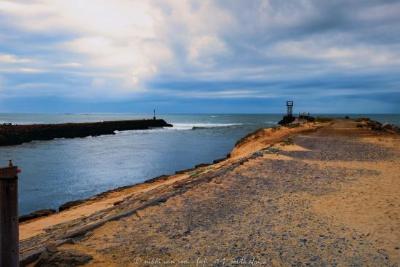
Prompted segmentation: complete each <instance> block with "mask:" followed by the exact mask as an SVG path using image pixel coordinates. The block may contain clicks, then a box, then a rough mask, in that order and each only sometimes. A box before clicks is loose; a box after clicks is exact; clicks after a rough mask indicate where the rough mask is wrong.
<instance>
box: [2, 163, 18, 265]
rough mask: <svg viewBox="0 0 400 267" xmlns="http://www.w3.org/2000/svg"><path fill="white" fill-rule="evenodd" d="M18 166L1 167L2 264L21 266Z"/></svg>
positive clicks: (10, 164)
mask: <svg viewBox="0 0 400 267" xmlns="http://www.w3.org/2000/svg"><path fill="white" fill-rule="evenodd" d="M18 172H19V170H18V168H17V166H13V164H12V162H11V160H10V162H9V165H8V167H6V168H0V266H1V267H6V266H7V267H14V266H19V233H18V232H19V230H18Z"/></svg>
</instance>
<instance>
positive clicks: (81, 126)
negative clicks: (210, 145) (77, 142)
mask: <svg viewBox="0 0 400 267" xmlns="http://www.w3.org/2000/svg"><path fill="white" fill-rule="evenodd" d="M161 127H172V125H171V124H169V123H167V122H166V121H164V120H162V119H156V120H152V119H149V120H122V121H103V122H88V123H63V124H31V125H11V124H3V125H0V146H9V145H20V144H22V143H26V142H31V141H34V140H52V139H55V138H76V137H87V136H98V135H106V134H114V132H115V131H126V130H145V129H150V128H161Z"/></svg>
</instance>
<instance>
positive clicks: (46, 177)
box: [0, 113, 400, 215]
mask: <svg viewBox="0 0 400 267" xmlns="http://www.w3.org/2000/svg"><path fill="white" fill-rule="evenodd" d="M323 116H335V115H323ZM337 116H341V117H343V116H344V115H337ZM147 117H150V116H147ZM158 117H160V118H163V119H165V120H166V121H167V122H169V123H172V124H173V125H174V127H172V128H166V129H151V130H137V131H123V132H116V134H115V135H103V136H98V137H86V138H74V139H55V140H51V141H33V142H30V143H26V144H22V145H19V146H8V147H0V166H6V164H7V160H9V159H12V160H13V162H14V163H15V165H18V167H19V168H20V169H21V170H22V172H21V173H20V176H19V208H20V210H19V213H20V214H21V215H22V214H26V213H29V212H32V211H34V210H38V209H45V208H53V209H56V208H57V207H58V206H59V205H61V204H63V203H65V202H67V201H71V200H77V199H82V198H87V197H90V196H92V195H95V194H98V193H100V192H104V191H106V190H110V189H113V188H116V187H120V186H125V185H133V184H137V183H140V182H143V181H145V180H148V179H150V178H153V177H156V176H159V175H163V174H173V173H174V172H175V171H177V170H182V169H186V168H191V167H193V166H194V165H197V164H200V163H210V162H212V161H213V160H214V159H217V158H222V157H225V156H226V154H227V153H229V152H230V151H231V149H232V148H233V146H234V145H235V143H236V141H237V140H238V139H240V138H241V137H243V136H245V135H246V134H248V133H250V132H252V131H254V130H256V129H258V128H261V127H272V126H274V125H276V123H277V122H278V121H279V120H280V119H281V117H282V115H278V114H253V115H250V114H223V115H222V114H180V115H168V114H166V115H159V116H158ZM351 117H370V118H372V119H375V120H378V121H381V122H383V123H386V122H387V123H393V124H397V125H400V115H351ZM142 118H146V116H143V115H135V114H11V113H9V114H6V113H3V114H1V113H0V123H16V124H31V123H64V122H91V121H105V120H124V119H142Z"/></svg>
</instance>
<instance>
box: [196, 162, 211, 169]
mask: <svg viewBox="0 0 400 267" xmlns="http://www.w3.org/2000/svg"><path fill="white" fill-rule="evenodd" d="M210 165H211V164H209V163H201V164H197V165H196V166H194V167H195V168H201V167H207V166H210Z"/></svg>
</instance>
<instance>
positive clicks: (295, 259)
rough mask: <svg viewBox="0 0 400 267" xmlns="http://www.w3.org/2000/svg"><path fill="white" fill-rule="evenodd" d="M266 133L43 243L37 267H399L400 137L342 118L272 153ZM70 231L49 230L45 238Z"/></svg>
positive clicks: (276, 147) (66, 226) (64, 227)
mask: <svg viewBox="0 0 400 267" xmlns="http://www.w3.org/2000/svg"><path fill="white" fill-rule="evenodd" d="M311 128H314V127H311ZM309 129H310V128H309ZM309 129H306V130H309ZM292 131H293V132H291V133H292V134H293V133H296V131H295V130H292ZM288 133H289V132H288ZM265 136H268V138H266V137H265ZM271 136H273V134H271V133H268V134H261V135H259V136H258V137H257V138H255V139H254V138H250V139H249V140H251V141H249V142H247V143H246V142H243V143H242V147H239V148H236V149H235V158H234V159H231V160H228V161H226V162H222V163H220V164H218V165H215V166H209V167H204V168H201V169H199V170H195V171H192V172H190V173H188V174H185V175H184V176H181V177H180V178H179V179H177V178H175V179H176V180H175V181H174V182H170V183H169V184H163V183H160V184H159V185H160V186H158V187H155V188H153V189H152V190H151V191H148V192H147V193H146V194H141V195H140V194H139V195H132V196H131V197H130V198H129V197H128V198H124V200H123V201H122V202H121V203H118V204H117V205H115V206H113V207H114V208H113V209H111V210H110V211H107V212H104V211H102V213H101V212H100V213H99V214H98V215H97V217H96V220H94V219H93V221H95V222H98V221H99V220H100V219H99V218H103V217H107V216H110V214H121V213H122V212H123V211H131V212H130V213H129V212H128V213H127V214H126V216H120V217H118V218H115V220H112V221H107V222H105V223H104V224H102V225H101V226H99V227H96V228H93V230H91V231H84V232H82V233H80V234H77V235H75V236H73V237H72V238H71V236H70V237H69V238H68V242H66V243H64V244H62V245H60V246H58V247H55V246H53V247H52V246H50V248H49V249H48V250H47V252H45V253H44V254H43V255H42V257H41V260H40V261H39V263H40V264H42V265H44V266H46V264H48V266H51V265H52V266H54V265H61V264H67V265H71V264H80V263H82V264H83V263H86V264H87V265H88V266H165V265H167V266H176V265H178V266H232V265H247V266H248V265H264V266H307V265H311V266H321V265H322V266H325V265H328V266H349V265H351V266H398V265H400V195H399V193H398V192H400V167H399V166H400V157H399V156H400V137H399V136H398V135H392V134H386V133H377V132H373V131H371V130H368V129H363V128H358V127H357V123H356V122H353V121H349V120H340V121H335V122H334V123H332V124H325V125H324V126H323V127H321V128H319V129H318V130H316V131H313V132H310V131H303V132H300V133H296V134H295V135H294V136H292V137H291V138H289V139H288V138H287V134H283V135H281V136H280V138H281V139H282V140H281V141H279V142H278V141H277V140H275V139H274V138H272V139H274V142H275V143H274V144H273V145H271V142H270V140H271ZM268 140H269V141H268ZM251 142H252V143H253V144H254V142H257V145H251ZM260 145H261V146H260ZM260 148H261V150H260ZM252 149H253V150H252ZM255 150H258V151H256V152H254V151H255ZM151 200H152V202H151V203H150V204H149V201H151ZM140 203H142V204H143V203H147V205H145V206H143V207H140V208H137V207H139V206H140ZM101 216H103V217H101ZM75 222H76V223H77V224H79V223H80V222H81V220H76V221H75ZM71 225H73V224H71V223H68V224H62V225H60V226H53V228H51V229H52V230H47V231H46V232H47V233H54V234H53V235H52V236H50V237H49V235H47V238H48V239H49V238H50V240H51V238H55V236H59V235H60V233H65V232H67V231H68V230H70V229H71ZM57 227H58V228H57ZM54 229H58V232H57V231H55V230H54ZM40 236H42V239H43V236H46V235H43V234H42V235H38V236H35V237H33V238H32V237H30V238H28V239H26V240H24V241H23V242H22V247H23V248H24V246H25V248H28V247H29V244H32V243H33V242H35V240H36V241H37V240H40V238H39V237H40ZM48 239H47V241H46V242H48Z"/></svg>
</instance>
